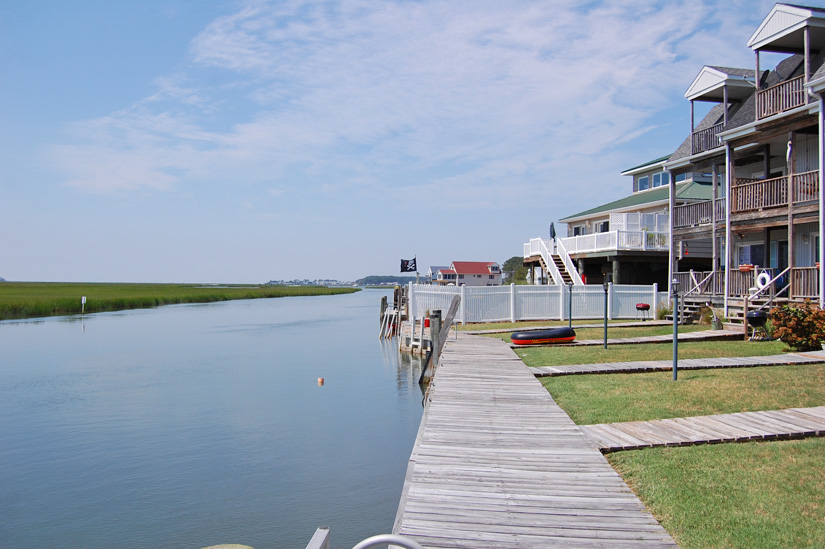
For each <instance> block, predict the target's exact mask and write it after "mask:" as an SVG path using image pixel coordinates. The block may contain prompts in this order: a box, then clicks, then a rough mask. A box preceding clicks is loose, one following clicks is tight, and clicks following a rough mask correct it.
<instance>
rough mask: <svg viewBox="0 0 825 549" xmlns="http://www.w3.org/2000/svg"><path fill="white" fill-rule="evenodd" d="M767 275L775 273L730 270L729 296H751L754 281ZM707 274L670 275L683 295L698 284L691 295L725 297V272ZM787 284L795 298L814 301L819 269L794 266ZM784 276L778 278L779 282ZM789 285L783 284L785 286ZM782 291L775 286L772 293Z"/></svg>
mask: <svg viewBox="0 0 825 549" xmlns="http://www.w3.org/2000/svg"><path fill="white" fill-rule="evenodd" d="M763 272H767V273H768V274H769V275H770V276H771V278H773V277H774V276H775V275H777V274H781V273H776V272H775V270H774V269H765V268H762V267H759V269H758V270H756V269H754V270H752V271H744V272H743V271H739V270H736V269H733V270H731V272H730V279H729V280H728V284H729V288H728V291H729V295H730V296H732V297H739V296H745V295H750V293H751V288H756V287H758V286H757V284H756V278H757V276H758V275H759V274H760V273H763ZM710 274H711V272H710V271H690V272H677V273H673V277H674V278H676V279H677V280H678V281H679V293H680V294H681V295H684V293H686V292H688V291H691V290H693V289H694V288H695V287H696V285H697V283H700V284H699V288H697V289H695V290H694V291H693V292H692V295H724V293H725V273H724V272H723V271H717V272H715V273H713V276H710V277H709V276H708V275H710ZM790 276H791V280H790V284H791V297H792V298H795V299H804V298H810V299H816V298H819V269H818V268H817V267H794V268H792V269H791V270H790ZM782 279H784V277H779V281H780V282H781V281H782ZM787 283H788V282H787V281H786V282H784V284H785V285H786V284H787ZM781 289H782V288H780V287H778V286H777V287H776V288H774V291H776V292H778V291H779V290H781Z"/></svg>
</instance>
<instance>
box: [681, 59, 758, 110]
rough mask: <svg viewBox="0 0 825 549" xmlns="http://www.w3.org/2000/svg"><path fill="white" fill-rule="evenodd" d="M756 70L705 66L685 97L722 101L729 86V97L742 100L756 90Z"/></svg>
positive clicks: (697, 99)
mask: <svg viewBox="0 0 825 549" xmlns="http://www.w3.org/2000/svg"><path fill="white" fill-rule="evenodd" d="M754 73H755V71H754V70H752V69H751V70H748V69H734V68H730V67H711V66H707V65H706V66H704V67H702V70H701V71H699V74H698V75H696V78H694V79H693V83H692V84H691V85H690V87H689V88H688V90H687V91H686V92H685V97H686V98H688V99H690V100H692V101H715V102H717V103H718V102H722V101H724V99H725V93H724V89H725V86H727V88H728V99H729V100H736V101H741V100H742V99H744V98H746V97H747V96H748V95H750V94H751V93H753V90H754V82H755V77H754Z"/></svg>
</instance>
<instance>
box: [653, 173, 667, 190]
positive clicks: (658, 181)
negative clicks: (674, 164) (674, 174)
mask: <svg viewBox="0 0 825 549" xmlns="http://www.w3.org/2000/svg"><path fill="white" fill-rule="evenodd" d="M662 185H670V174H669V173H667V172H659V173H654V174H653V186H654V187H661V186H662Z"/></svg>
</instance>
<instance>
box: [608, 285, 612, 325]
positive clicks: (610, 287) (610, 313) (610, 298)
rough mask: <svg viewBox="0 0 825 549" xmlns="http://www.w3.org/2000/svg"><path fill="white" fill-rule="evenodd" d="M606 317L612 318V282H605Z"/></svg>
mask: <svg viewBox="0 0 825 549" xmlns="http://www.w3.org/2000/svg"><path fill="white" fill-rule="evenodd" d="M607 318H609V319H610V320H613V283H612V282H608V283H607Z"/></svg>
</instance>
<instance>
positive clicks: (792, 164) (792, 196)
mask: <svg viewBox="0 0 825 549" xmlns="http://www.w3.org/2000/svg"><path fill="white" fill-rule="evenodd" d="M806 58H807V56H806ZM793 143H794V132H792V131H790V132H788V152H787V157H786V159H787V162H788V267H790V268H791V269H793V268H794V245H793V241H794V230H793V211H794V210H793V209H794V202H795V201H796V192H795V188H794V187H795V185H794V184H793V178H794V174H795V173H796V151H795V150H794V146H793ZM777 274H778V273H777ZM788 280H791V281H793V276H792V275H791V276H789V277H788ZM794 290H795V288H794V287H793V282H791V289H790V291H789V292H788V297H793V292H794Z"/></svg>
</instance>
